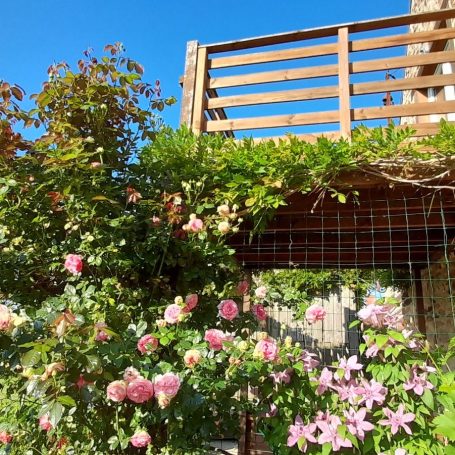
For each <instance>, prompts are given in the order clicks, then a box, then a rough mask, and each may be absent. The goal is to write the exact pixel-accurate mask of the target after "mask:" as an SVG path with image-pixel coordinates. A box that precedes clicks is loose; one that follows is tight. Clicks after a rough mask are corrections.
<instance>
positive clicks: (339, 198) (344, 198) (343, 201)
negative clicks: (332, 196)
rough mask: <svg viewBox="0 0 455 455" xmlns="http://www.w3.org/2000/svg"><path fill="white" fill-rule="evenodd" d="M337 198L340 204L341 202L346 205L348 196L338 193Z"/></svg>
mask: <svg viewBox="0 0 455 455" xmlns="http://www.w3.org/2000/svg"><path fill="white" fill-rule="evenodd" d="M337 198H338V202H340V203H341V204H345V203H346V196H345V195H344V194H343V193H338V194H337Z"/></svg>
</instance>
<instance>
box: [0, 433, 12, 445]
mask: <svg viewBox="0 0 455 455" xmlns="http://www.w3.org/2000/svg"><path fill="white" fill-rule="evenodd" d="M12 440H13V436H12V435H10V434H9V433H7V432H6V431H0V442H3V444H9V443H10V442H11V441H12Z"/></svg>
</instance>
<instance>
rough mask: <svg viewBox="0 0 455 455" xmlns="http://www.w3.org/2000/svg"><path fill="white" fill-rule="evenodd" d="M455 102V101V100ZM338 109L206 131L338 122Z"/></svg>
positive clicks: (219, 124)
mask: <svg viewBox="0 0 455 455" xmlns="http://www.w3.org/2000/svg"><path fill="white" fill-rule="evenodd" d="M454 103H455V101H454ZM338 119H339V112H338V111H326V112H313V113H308V114H289V115H271V116H267V117H251V118H239V119H230V120H218V121H208V122H207V125H206V131H207V132H208V133H213V132H216V131H237V130H249V129H261V128H277V127H280V126H299V125H317V124H322V123H335V122H338Z"/></svg>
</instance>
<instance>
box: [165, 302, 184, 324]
mask: <svg viewBox="0 0 455 455" xmlns="http://www.w3.org/2000/svg"><path fill="white" fill-rule="evenodd" d="M181 314H182V307H181V306H180V305H177V304H176V303H173V304H171V305H169V306H168V307H167V308H166V310H165V311H164V320H165V321H166V322H167V323H168V324H177V322H179V321H180V319H179V318H180V315H181Z"/></svg>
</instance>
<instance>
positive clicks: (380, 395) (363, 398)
mask: <svg viewBox="0 0 455 455" xmlns="http://www.w3.org/2000/svg"><path fill="white" fill-rule="evenodd" d="M355 393H356V394H357V395H360V400H359V405H360V404H363V403H365V405H366V407H367V408H368V409H371V408H372V407H373V404H374V402H376V403H377V404H382V403H383V402H384V400H385V397H386V395H387V388H386V387H384V386H383V385H382V384H380V383H379V382H376V381H375V380H374V379H372V380H371V381H370V382H368V381H365V380H364V381H363V382H362V385H361V386H359V387H357V388H356V390H355Z"/></svg>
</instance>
